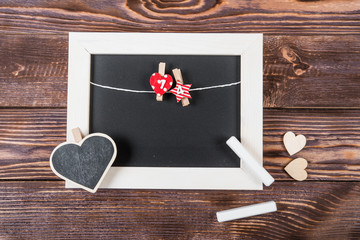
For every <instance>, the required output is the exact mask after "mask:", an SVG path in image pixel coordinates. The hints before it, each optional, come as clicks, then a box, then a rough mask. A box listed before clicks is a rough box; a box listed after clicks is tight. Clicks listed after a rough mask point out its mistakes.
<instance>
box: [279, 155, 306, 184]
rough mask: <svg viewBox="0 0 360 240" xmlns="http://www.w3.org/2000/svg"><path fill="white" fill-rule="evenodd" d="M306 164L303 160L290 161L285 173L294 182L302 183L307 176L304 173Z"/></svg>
mask: <svg viewBox="0 0 360 240" xmlns="http://www.w3.org/2000/svg"><path fill="white" fill-rule="evenodd" d="M307 166H308V162H307V161H306V159H304V158H296V159H294V160H292V161H291V162H290V163H289V164H288V165H287V166H286V167H285V171H286V172H287V173H288V174H289V175H290V177H292V178H293V179H295V180H298V181H304V180H305V179H306V178H307V176H308V174H307V172H306V170H305V169H306V167H307Z"/></svg>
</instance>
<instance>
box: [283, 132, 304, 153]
mask: <svg viewBox="0 0 360 240" xmlns="http://www.w3.org/2000/svg"><path fill="white" fill-rule="evenodd" d="M283 141H284V145H285V148H286V150H287V151H288V153H289V154H290V156H291V155H294V154H295V153H297V152H299V151H300V150H301V149H303V148H304V147H305V145H306V138H305V136H304V135H297V136H295V134H294V133H293V132H287V133H285V135H284V138H283Z"/></svg>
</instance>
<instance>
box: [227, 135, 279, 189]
mask: <svg viewBox="0 0 360 240" xmlns="http://www.w3.org/2000/svg"><path fill="white" fill-rule="evenodd" d="M226 144H227V145H228V146H229V147H230V148H231V149H232V150H233V151H234V152H235V153H236V155H238V156H239V157H240V158H241V160H242V161H243V163H244V164H245V165H246V166H248V167H249V170H250V171H251V172H252V174H254V175H255V176H256V177H258V178H259V179H260V180H261V181H262V182H263V183H264V184H265V185H266V186H270V185H271V184H272V183H273V182H274V178H273V177H272V176H271V175H270V174H269V173H268V172H267V171H266V170H265V168H263V167H262V166H261V165H260V164H259V163H258V162H257V161H256V160H255V158H254V157H253V156H252V155H251V154H250V153H249V152H248V151H247V150H246V149H245V148H244V146H243V145H242V144H241V143H240V142H239V140H237V138H236V137H234V136H232V137H231V138H229V139H228V140H227V141H226Z"/></svg>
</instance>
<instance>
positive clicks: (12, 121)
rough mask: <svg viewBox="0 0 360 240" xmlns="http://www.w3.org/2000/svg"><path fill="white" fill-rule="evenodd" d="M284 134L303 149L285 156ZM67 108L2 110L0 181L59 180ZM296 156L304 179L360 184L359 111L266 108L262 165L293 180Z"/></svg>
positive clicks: (284, 177)
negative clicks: (56, 161)
mask: <svg viewBox="0 0 360 240" xmlns="http://www.w3.org/2000/svg"><path fill="white" fill-rule="evenodd" d="M287 131H293V132H294V133H296V134H304V135H305V136H306V138H307V145H306V146H305V148H304V149H303V150H301V151H300V152H299V153H297V154H295V155H293V156H291V157H290V156H289V155H288V153H287V151H286V149H285V147H284V145H283V142H282V136H283V135H284V134H285V133H286V132H287ZM65 134H66V109H0V179H3V180H9V179H32V180H36V179H58V178H57V177H56V176H55V175H54V174H53V173H52V172H51V170H50V167H49V157H50V154H51V151H52V150H53V149H54V148H55V146H56V145H58V144H60V143H61V142H63V141H65ZM297 157H303V158H305V159H306V160H307V161H308V162H309V166H308V168H307V172H308V174H309V176H308V179H307V181H309V180H310V181H311V180H330V181H345V180H350V181H359V180H360V110H320V109H318V110H307V109H297V110H295V109H288V110H277V109H266V110H265V111H264V166H265V168H266V169H267V170H268V171H269V172H270V174H271V175H272V176H273V177H274V178H275V179H276V180H277V181H283V180H292V179H291V178H290V177H289V176H288V175H287V174H286V173H285V171H284V167H285V166H286V165H287V164H288V163H289V162H290V161H291V160H292V159H295V158H297Z"/></svg>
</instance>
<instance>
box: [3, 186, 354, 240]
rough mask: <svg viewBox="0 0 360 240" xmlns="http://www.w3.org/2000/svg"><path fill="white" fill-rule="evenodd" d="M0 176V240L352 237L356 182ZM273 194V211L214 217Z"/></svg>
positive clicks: (269, 198)
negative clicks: (232, 184) (235, 187)
mask: <svg viewBox="0 0 360 240" xmlns="http://www.w3.org/2000/svg"><path fill="white" fill-rule="evenodd" d="M63 186H64V183H63V182H62V181H61V182H60V181H25V182H23V181H17V182H14V181H10V182H0V203H1V204H0V237H1V238H3V239H63V238H69V237H71V238H74V239H75V238H77V239H78V238H81V239H99V238H101V239H119V238H121V239H357V238H358V237H359V236H360V230H359V226H360V220H359V219H360V183H347V182H301V183H300V182H296V183H290V182H275V183H274V184H273V185H272V186H271V187H270V188H266V189H264V190H263V191H184V190H182V191H175V190H163V191H157V190H103V189H100V190H99V191H98V192H97V193H96V194H91V193H88V192H86V191H84V190H80V189H78V190H67V189H64V188H63ZM270 200H274V201H275V202H276V203H277V207H278V211H277V212H275V213H270V214H267V215H260V216H255V217H251V218H245V219H241V220H235V221H231V222H224V223H218V222H217V220H216V216H215V213H216V212H217V211H221V210H224V209H229V208H234V207H240V206H245V205H249V204H253V203H259V202H265V201H270Z"/></svg>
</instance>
